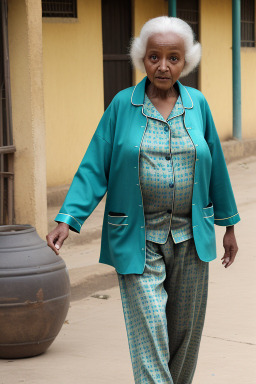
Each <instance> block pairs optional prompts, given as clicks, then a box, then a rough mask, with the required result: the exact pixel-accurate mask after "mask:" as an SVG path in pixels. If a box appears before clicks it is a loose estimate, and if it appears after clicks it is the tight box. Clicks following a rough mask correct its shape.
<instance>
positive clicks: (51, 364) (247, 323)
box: [0, 157, 256, 384]
mask: <svg viewBox="0 0 256 384" xmlns="http://www.w3.org/2000/svg"><path fill="white" fill-rule="evenodd" d="M228 168H229V172H230V176H231V180H232V185H233V188H234V192H235V196H236V200H237V204H238V209H239V213H240V215H241V218H242V221H241V222H240V223H239V224H237V225H236V227H235V231H236V235H237V240H238V246H239V251H238V255H237V258H236V261H235V263H234V264H233V265H232V266H231V267H229V268H227V269H225V268H224V267H223V266H222V264H221V260H220V259H221V257H222V255H223V247H222V237H223V234H224V228H221V227H217V226H215V228H216V234H217V248H218V258H217V259H216V260H214V261H212V262H211V263H210V279H209V296H208V306H207V314H206V322H205V327H204V331H203V336H202V343H201V348H200V354H199V360H198V366H197V370H196V375H195V378H194V381H193V384H212V383H214V384H241V383H243V384H255V377H256V323H255V315H256V306H255V304H256V299H255V288H256V279H255V273H256V268H255V266H256V247H255V237H256V236H255V212H256V177H255V176H256V157H254V158H253V157H251V158H247V159H243V160H239V161H236V162H235V163H231V164H229V166H228ZM97 208H98V211H97V212H95V214H96V215H98V216H97V217H98V218H99V217H100V216H101V215H100V212H102V211H100V209H102V206H99V207H97ZM90 219H91V223H90V225H91V226H92V227H94V228H96V227H97V226H99V222H98V220H97V219H96V216H95V219H94V218H93V215H92V216H91V218H90ZM101 221H102V218H101ZM97 223H98V224H97ZM88 226H89V223H88ZM88 232H90V230H89V227H88ZM74 236H77V237H78V236H79V235H74ZM88 236H89V234H88ZM89 238H90V236H89ZM98 252H99V239H97V237H96V238H95V239H93V240H92V241H91V242H90V243H89V242H88V243H87V244H86V245H81V244H78V245H75V246H74V245H73V243H72V241H71V240H70V243H69V244H68V243H67V245H66V246H65V247H64V248H63V250H62V252H61V254H62V256H63V258H64V259H65V261H66V263H67V266H68V268H69V271H70V278H71V285H72V292H73V293H74V295H73V299H77V298H82V297H85V298H83V299H81V300H77V301H72V302H71V307H70V310H69V313H68V316H67V321H66V323H65V324H64V325H63V328H62V330H61V332H60V334H59V336H58V337H57V339H56V340H55V342H54V343H53V345H52V346H51V347H50V348H49V350H48V351H47V353H45V354H44V355H42V356H38V357H35V358H30V359H23V360H14V361H8V360H0V384H7V383H8V384H16V383H28V384H41V383H47V384H58V383H62V384H65V383H69V384H70V383H77V384H80V383H81V384H82V383H83V384H85V383H86V384H87V383H88V384H101V383H102V384H119V383H122V384H128V383H129V384H132V383H133V376H132V370H131V363H130V357H129V349H128V343H127V339H126V331H125V324H124V319H123V313H122V305H121V300H120V294H119V288H118V287H117V286H114V287H113V288H110V289H107V290H103V288H109V286H111V284H112V285H115V284H116V277H115V272H114V271H113V268H111V267H108V266H104V265H99V264H97V261H98V256H99V254H98ZM104 276H105V277H106V276H108V278H107V280H106V281H105V286H104V287H103V288H102V287H101V284H102V281H103V280H104ZM108 279H109V280H108ZM92 284H95V285H94V286H92ZM109 284H110V285H109ZM88 286H89V288H88ZM97 287H100V288H97ZM97 290H98V292H96V293H97V294H98V295H100V294H103V295H107V297H106V298H105V299H101V298H98V297H97V295H96V297H93V296H92V295H93V293H92V292H94V293H95V291H97ZM94 296H95V295H94Z"/></svg>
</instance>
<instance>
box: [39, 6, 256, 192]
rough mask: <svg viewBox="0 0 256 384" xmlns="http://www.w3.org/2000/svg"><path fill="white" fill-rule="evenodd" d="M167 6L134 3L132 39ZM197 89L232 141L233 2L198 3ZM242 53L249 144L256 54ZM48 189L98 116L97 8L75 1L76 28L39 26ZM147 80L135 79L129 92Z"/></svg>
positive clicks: (71, 162) (78, 155)
mask: <svg viewBox="0 0 256 384" xmlns="http://www.w3.org/2000/svg"><path fill="white" fill-rule="evenodd" d="M167 14H168V2H167V1H165V0H148V1H147V3H146V6H145V1H144V0H133V32H134V35H135V36H138V34H139V32H140V29H141V27H142V26H143V24H144V23H145V22H146V21H147V20H149V19H150V18H153V17H157V16H161V15H167ZM200 18H201V19H200V42H201V44H202V61H201V65H200V71H199V86H200V89H201V91H202V92H203V94H204V95H205V96H206V98H207V100H208V102H209V105H210V108H211V110H212V113H213V117H214V120H215V123H216V127H217V130H218V133H219V136H220V138H221V140H226V139H230V138H232V0H226V1H225V2H223V1H222V0H201V1H200ZM241 52H242V119H243V120H242V122H243V127H242V130H243V137H244V138H249V137H255V128H254V120H255V110H256V98H255V97H254V90H255V85H256V84H255V83H256V81H254V79H255V72H254V68H255V67H256V66H255V65H256V49H248V48H247V49H246V48H243V49H242V50H241ZM43 65H44V100H45V120H46V145H47V184H48V186H56V185H61V184H67V183H70V182H71V180H72V177H73V175H74V173H75V171H76V169H77V167H78V165H79V163H80V161H81V159H82V156H83V154H84V152H85V151H86V149H87V146H88V144H89V142H90V139H91V137H92V135H93V133H94V131H95V129H96V127H97V124H98V122H99V119H100V117H101V115H102V113H103V111H104V91H103V56H102V29H101V1H100V0H78V20H75V21H74V20H73V21H66V20H57V21H56V20H46V19H43ZM144 76H145V74H142V73H141V72H139V71H135V72H134V84H135V83H138V82H139V81H140V80H141V79H142V78H143V77H144Z"/></svg>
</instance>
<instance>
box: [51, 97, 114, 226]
mask: <svg viewBox="0 0 256 384" xmlns="http://www.w3.org/2000/svg"><path fill="white" fill-rule="evenodd" d="M113 110H114V106H113V102H112V103H111V104H110V105H109V107H108V108H107V110H106V111H105V113H104V115H103V116H102V118H101V121H100V123H99V125H98V127H97V129H96V131H95V133H94V135H93V137H92V139H91V141H90V144H89V146H88V148H87V150H86V153H85V155H84V157H83V159H82V162H81V164H80V166H79V168H78V170H77V172H76V174H75V176H74V178H73V181H72V183H71V186H70V188H69V190H68V193H67V196H66V198H65V201H64V203H63V205H62V207H61V209H60V211H59V213H58V215H57V216H56V218H55V221H56V222H63V223H67V224H68V225H69V226H70V229H71V230H73V231H75V232H80V230H81V227H82V225H83V223H84V221H85V220H86V219H87V218H88V217H89V216H90V214H91V213H92V212H93V210H94V209H95V208H96V206H97V205H98V204H99V202H100V201H101V199H102V198H103V196H104V195H105V193H106V191H107V187H108V176H109V170H110V163H111V155H112V143H113V135H114V120H115V119H114V112H113Z"/></svg>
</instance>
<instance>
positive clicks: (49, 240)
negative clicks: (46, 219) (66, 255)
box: [46, 235, 59, 255]
mask: <svg viewBox="0 0 256 384" xmlns="http://www.w3.org/2000/svg"><path fill="white" fill-rule="evenodd" d="M55 238H56V237H55V236H54V237H53V236H49V235H47V236H46V240H47V245H48V246H49V247H50V248H51V249H52V250H53V251H54V252H55V253H56V255H58V254H59V251H58V249H57V248H56V247H55V244H54V242H55V241H56V240H55Z"/></svg>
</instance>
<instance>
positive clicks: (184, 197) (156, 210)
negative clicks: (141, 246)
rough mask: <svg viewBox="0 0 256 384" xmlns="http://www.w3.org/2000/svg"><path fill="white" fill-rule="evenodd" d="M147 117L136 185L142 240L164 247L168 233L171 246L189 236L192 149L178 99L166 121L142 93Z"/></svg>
mask: <svg viewBox="0 0 256 384" xmlns="http://www.w3.org/2000/svg"><path fill="white" fill-rule="evenodd" d="M143 113H144V114H145V115H146V116H148V125H147V129H146V131H145V133H144V136H143V139H142V143H141V150H140V183H141V189H142V197H143V206H144V214H145V221H146V239H147V240H150V241H153V242H155V243H159V244H164V243H166V241H167V239H168V235H169V233H170V232H171V235H172V238H173V241H174V243H180V242H182V241H185V240H188V239H190V238H192V237H193V232H192V219H191V208H192V207H191V206H192V192H193V182H194V165H195V147H194V144H193V143H192V140H191V139H190V136H189V135H188V133H187V131H186V129H185V127H184V122H183V117H184V113H185V111H184V108H183V105H182V101H181V97H180V96H179V97H178V99H177V101H176V104H175V106H174V108H173V109H172V111H171V113H170V115H169V117H168V118H167V120H165V119H164V118H163V116H162V115H161V114H160V113H159V112H158V111H157V109H156V108H155V107H154V105H153V104H152V103H151V101H150V99H149V98H148V96H147V95H146V94H145V99H144V106H143Z"/></svg>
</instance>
